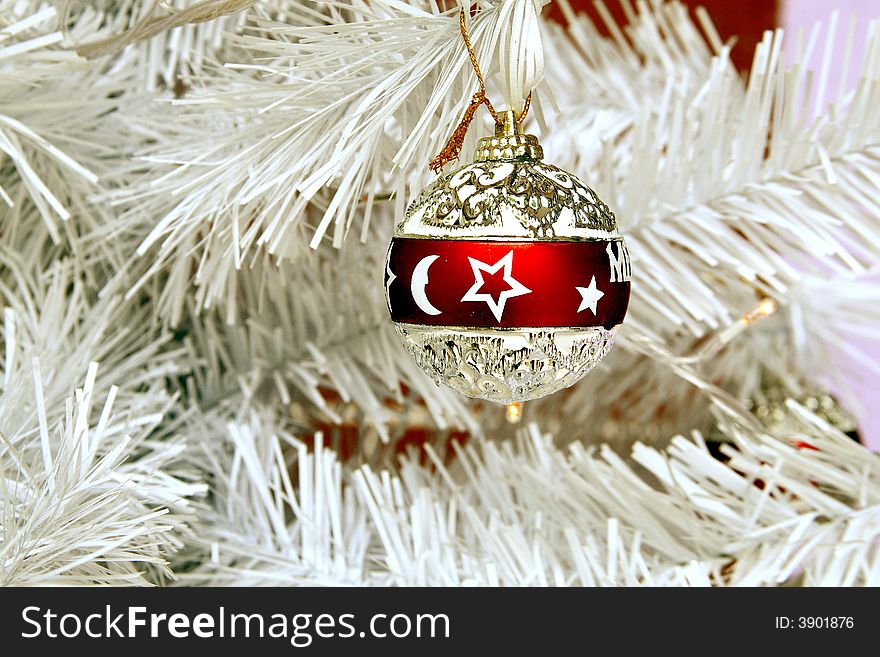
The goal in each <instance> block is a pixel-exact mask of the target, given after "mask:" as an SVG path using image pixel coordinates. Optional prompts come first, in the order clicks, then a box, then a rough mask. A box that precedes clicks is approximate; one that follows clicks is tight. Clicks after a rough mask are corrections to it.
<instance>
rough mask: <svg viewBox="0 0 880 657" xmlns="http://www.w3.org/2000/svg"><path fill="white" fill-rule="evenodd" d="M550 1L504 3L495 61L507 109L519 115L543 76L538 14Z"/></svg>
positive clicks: (542, 54)
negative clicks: (496, 59)
mask: <svg viewBox="0 0 880 657" xmlns="http://www.w3.org/2000/svg"><path fill="white" fill-rule="evenodd" d="M548 1H549V0H507V2H505V3H504V5H503V6H502V7H501V13H500V15H499V19H498V26H499V28H500V29H501V38H500V39H499V41H498V48H499V52H498V61H499V65H500V67H501V88H502V92H503V93H504V100H505V101H506V102H507V108H508V109H512V110H514V111H515V112H517V113H519V112H522V110H523V107H524V106H525V102H526V98H527V97H528V95H529V93H531V91H532V89H534V88H535V87H536V86H537V85H538V83H539V82H540V81H541V79H542V78H543V77H544V49H543V47H542V45H541V31H540V29H539V27H538V14H540V13H541V7H542V6H543V5H545V4H547V2H548Z"/></svg>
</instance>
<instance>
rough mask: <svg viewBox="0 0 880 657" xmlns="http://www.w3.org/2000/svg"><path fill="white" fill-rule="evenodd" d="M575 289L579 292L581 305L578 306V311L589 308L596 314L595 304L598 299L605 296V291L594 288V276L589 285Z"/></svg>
mask: <svg viewBox="0 0 880 657" xmlns="http://www.w3.org/2000/svg"><path fill="white" fill-rule="evenodd" d="M577 291H578V292H580V293H581V305H580V306H578V312H581V311H582V310H586V309H587V308H589V309H590V310H592V311H593V314H594V315H595V314H596V304H597V303H598V301H599V299H601V298H602V297H604V296H605V293H604V292H602V291H601V290H597V289H596V277H595V276H593V278H592V280H591V281H590V286H589V287H579V288H577Z"/></svg>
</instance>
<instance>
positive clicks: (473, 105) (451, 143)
mask: <svg viewBox="0 0 880 657" xmlns="http://www.w3.org/2000/svg"><path fill="white" fill-rule="evenodd" d="M458 27H459V31H460V32H461V38H462V40H463V41H464V45H465V47H466V48H467V51H468V57H469V58H470V60H471V66H473V68H474V73H476V75H477V80H478V81H479V83H480V89H479V91H477V93H475V94H474V95H473V96H472V97H471V102H470V104H468V106H467V108H466V109H465V111H464V114H462V116H461V120H460V121H459V122H458V126H457V127H456V128H455V130H454V131H453V133H452V136H450V137H449V140H448V141H447V142H446V145H445V146H444V147H443V150H441V151H440V152H439V153H438V154H437V157H435V158H434V159H433V160H431V162H430V163H429V164H428V166H429V167H430V168H431V171H433V172H434V173H436V174H439V173H440V172H441V171H442V170H443V167H444V165H446V164H447V163H448V162H451V161H452V160H457V159H458V156H459V154H460V153H461V148H462V146H463V145H464V138H465V135H466V134H467V130H468V127H469V126H470V124H471V121H473V119H474V115H475V114H476V112H477V109H479V107H480V105H485V106H486V109H488V110H489V114H491V115H492V118H493V119H494V120H495V124H496V125H502V123H503V121H502V119H501V117H500V116H498V112H496V111H495V108H494V107H493V106H492V102H491V101H490V100H489V98H488V97H487V96H486V82H485V80H484V79H483V72H482V71H481V70H480V65H479V63H478V62H477V55H476V54H475V53H474V48H473V46H472V45H471V38H470V36H469V35H468V31H467V22H466V20H465V11H464V7H462V8H461V11H460V12H459V14H458ZM531 103H532V92H531V91H530V92H529V95H528V96H527V97H526V102H525V105H524V106H523V111H522V113H521V114H520V115H519V117H517V118H516V123H517V125H522V122H523V121H524V120H525V118H526V114H528V112H529V106H530V105H531Z"/></svg>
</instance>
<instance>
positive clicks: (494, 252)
mask: <svg viewBox="0 0 880 657" xmlns="http://www.w3.org/2000/svg"><path fill="white" fill-rule="evenodd" d="M629 280H630V262H629V254H628V253H627V250H626V245H625V244H624V243H623V241H621V240H613V241H595V242H530V241H494V240H444V239H417V238H403V237H396V238H394V239H393V240H391V247H390V249H389V252H388V261H387V266H386V269H385V286H386V290H387V296H388V304H389V308H390V310H391V318H392V319H393V320H394V321H395V322H403V323H407V324H422V325H429V326H463V327H475V328H477V327H496V328H497V327H501V328H531V327H535V328H537V327H566V326H571V327H589V326H604V327H605V328H611V327H612V326H616V325H617V324H620V323H621V322H622V321H623V318H624V316H625V315H626V308H627V305H628V304H629V293H630V283H629Z"/></svg>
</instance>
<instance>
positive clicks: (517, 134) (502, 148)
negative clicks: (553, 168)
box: [474, 110, 544, 162]
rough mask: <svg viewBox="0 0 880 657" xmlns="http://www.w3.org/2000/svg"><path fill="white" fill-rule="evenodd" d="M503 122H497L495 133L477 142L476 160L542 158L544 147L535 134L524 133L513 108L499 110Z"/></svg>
mask: <svg viewBox="0 0 880 657" xmlns="http://www.w3.org/2000/svg"><path fill="white" fill-rule="evenodd" d="M498 116H499V117H500V118H501V119H502V122H501V123H496V124H495V134H494V135H493V136H491V137H483V138H482V139H480V141H479V142H477V149H476V150H475V151H474V161H475V162H486V161H488V160H542V159H544V149H542V148H541V144H539V143H538V138H537V137H535V136H534V135H524V134H523V133H522V132H521V131H520V126H519V123H517V121H516V114H514V113H513V111H512V110H507V111H506V112H499V113H498Z"/></svg>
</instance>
